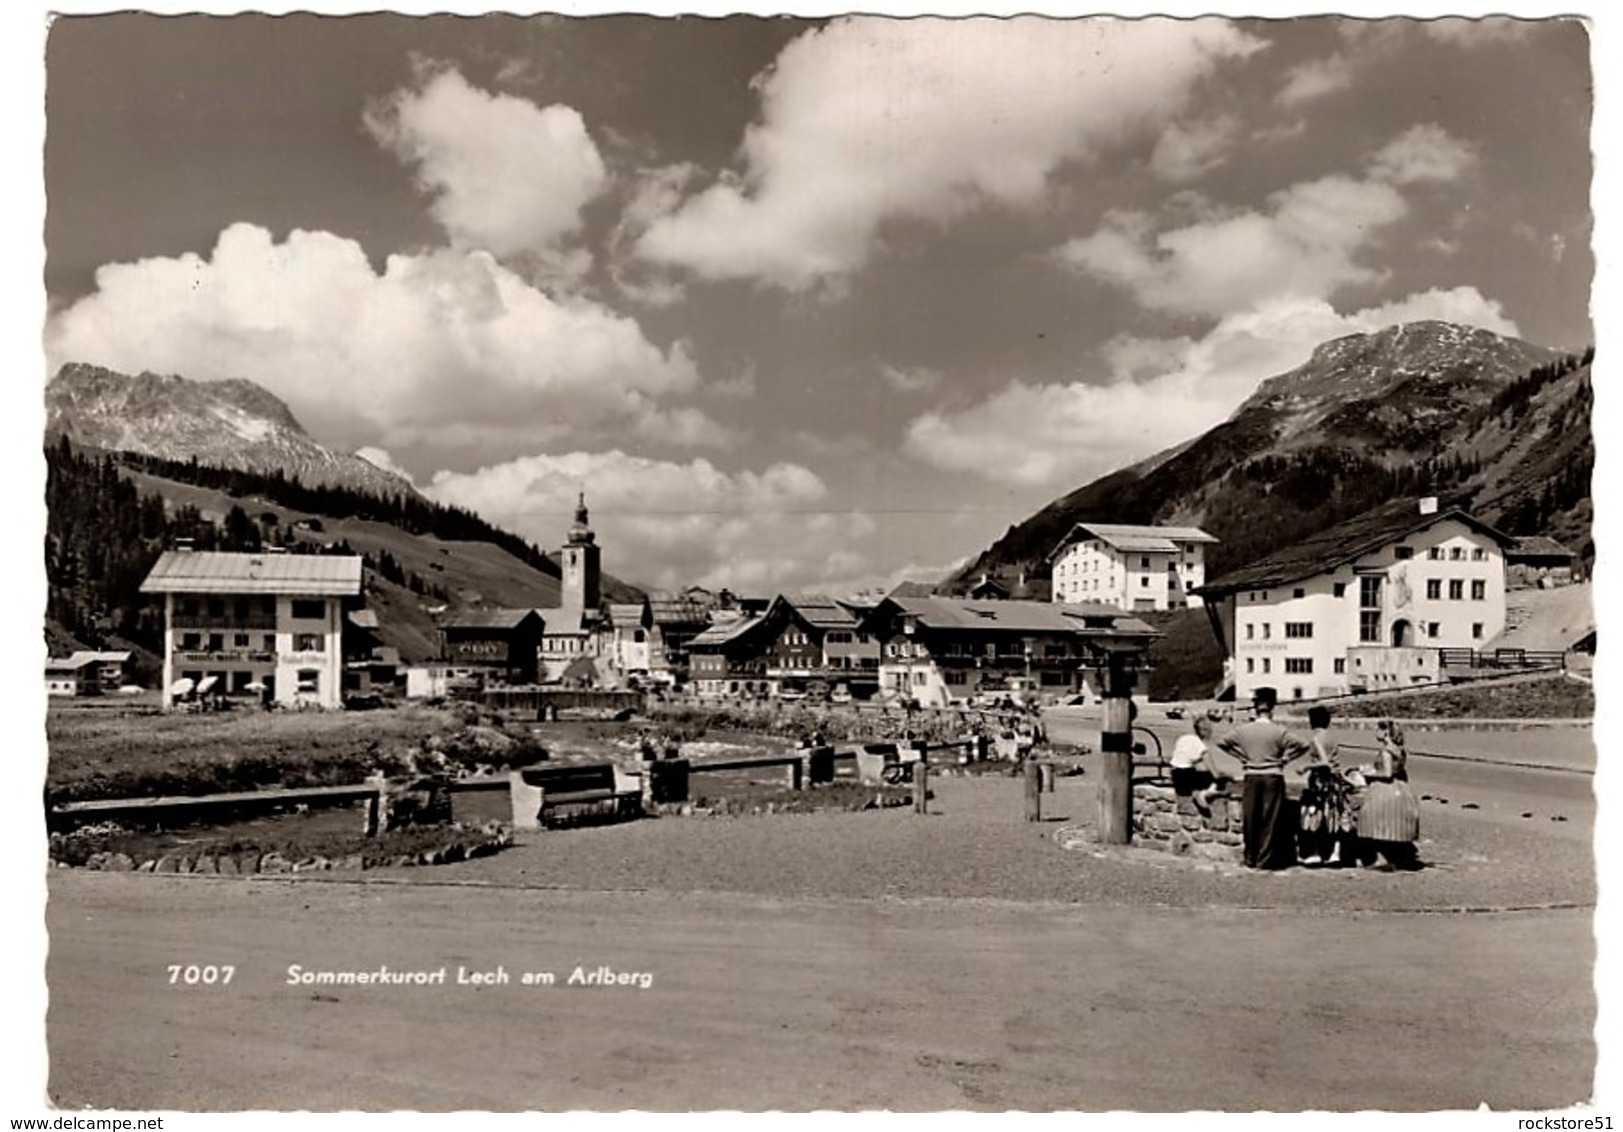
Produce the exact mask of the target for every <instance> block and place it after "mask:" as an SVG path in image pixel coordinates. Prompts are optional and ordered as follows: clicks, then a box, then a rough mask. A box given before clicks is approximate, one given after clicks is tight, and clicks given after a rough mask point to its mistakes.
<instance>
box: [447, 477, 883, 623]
mask: <svg viewBox="0 0 1623 1132" xmlns="http://www.w3.org/2000/svg"><path fill="white" fill-rule="evenodd" d="M582 488H584V490H585V492H586V502H587V505H588V506H589V507H590V508H591V513H592V526H593V528H594V530H596V532H597V535H598V542H599V543H600V544H601V545H602V546H603V547H604V551H603V554H604V567H605V569H607V570H609V571H610V572H611V573H614V574H616V575H618V576H619V577H622V578H626V579H630V580H636V581H638V582H641V583H643V584H646V585H651V586H655V587H664V588H673V587H677V586H680V585H692V584H696V583H697V584H703V585H709V586H722V585H726V586H731V587H733V588H734V589H739V590H746V591H750V592H755V591H757V590H760V591H770V590H771V589H772V588H773V587H777V586H794V585H799V584H804V583H806V582H807V581H809V580H813V579H817V578H819V577H822V576H831V575H845V574H851V573H854V572H857V571H859V570H860V569H861V568H862V565H863V561H864V560H863V557H862V555H861V552H860V550H859V549H858V547H859V546H860V544H861V543H862V541H863V540H864V539H866V538H868V537H869V536H871V535H872V534H873V532H874V531H875V529H876V524H875V523H874V521H873V519H872V517H870V516H868V515H866V514H864V513H862V512H843V513H842V512H839V511H837V510H831V509H829V507H828V489H827V487H826V486H825V485H824V483H823V481H822V480H821V479H820V478H818V476H817V475H816V474H815V473H813V472H811V471H810V470H808V469H807V468H805V467H803V466H801V465H798V464H790V463H779V464H774V465H772V466H771V467H768V468H767V469H766V470H764V471H761V472H755V471H747V470H746V471H739V472H726V471H723V470H721V469H719V468H717V467H716V466H715V465H714V464H712V463H710V462H709V461H708V460H703V459H698V460H693V461H691V462H688V463H676V462H671V461H662V460H652V459H648V458H646V457H642V456H636V455H630V454H627V453H625V452H623V451H620V450H618V449H615V450H612V451H607V452H571V453H568V454H565V455H557V456H553V455H536V456H526V457H521V458H519V459H516V460H511V461H508V462H506V463H502V464H494V465H491V466H489V467H483V468H480V469H478V470H477V471H474V472H468V473H455V472H439V473H437V474H435V475H434V477H433V478H432V480H431V481H430V482H429V483H428V484H427V485H426V487H424V488H423V491H424V494H426V495H428V496H429V497H431V498H433V499H436V500H438V501H440V502H442V503H447V504H454V505H457V506H461V507H469V508H472V509H473V510H475V511H477V512H479V514H481V515H483V516H485V517H486V518H488V519H490V520H491V521H492V522H495V523H497V524H499V525H501V526H504V527H507V528H509V529H511V530H514V531H517V532H518V533H520V534H523V535H525V536H526V537H528V538H531V539H533V540H535V541H537V542H539V543H540V544H541V545H543V546H555V545H557V543H558V542H559V540H560V538H561V537H562V533H563V531H564V529H565V528H566V526H567V525H568V515H569V513H570V512H571V511H572V509H573V508H574V505H575V498H576V493H577V492H578V491H580V490H582Z"/></svg>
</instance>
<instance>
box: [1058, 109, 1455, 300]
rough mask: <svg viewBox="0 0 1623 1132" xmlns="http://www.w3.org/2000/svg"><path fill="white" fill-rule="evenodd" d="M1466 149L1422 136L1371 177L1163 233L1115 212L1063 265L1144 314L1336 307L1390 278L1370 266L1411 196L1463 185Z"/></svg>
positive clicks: (1396, 149)
mask: <svg viewBox="0 0 1623 1132" xmlns="http://www.w3.org/2000/svg"><path fill="white" fill-rule="evenodd" d="M1473 159H1474V158H1473V155H1472V152H1471V150H1470V148H1469V147H1468V146H1467V145H1465V144H1464V143H1463V142H1460V141H1457V140H1456V139H1454V138H1452V137H1450V136H1449V135H1448V134H1447V133H1446V132H1445V131H1444V130H1442V129H1441V128H1440V127H1437V126H1427V125H1423V126H1416V127H1415V128H1413V129H1411V130H1409V131H1407V132H1405V133H1404V134H1402V135H1401V136H1400V137H1398V138H1396V139H1394V140H1393V141H1392V142H1391V143H1389V144H1388V145H1386V146H1385V147H1383V148H1382V149H1381V150H1380V151H1379V152H1377V153H1376V154H1374V155H1373V156H1372V157H1371V158H1370V161H1369V164H1368V167H1367V168H1366V170H1365V171H1364V173H1363V175H1362V176H1351V175H1348V174H1344V173H1333V174H1330V175H1328V176H1324V177H1320V178H1318V179H1316V180H1312V181H1303V182H1299V183H1297V184H1294V185H1291V186H1289V187H1288V188H1285V189H1281V190H1279V191H1278V192H1275V193H1274V194H1273V195H1272V196H1270V197H1269V198H1268V203H1267V207H1266V208H1264V209H1236V210H1232V211H1228V212H1225V213H1221V214H1217V215H1213V216H1210V217H1207V218H1203V219H1200V220H1197V221H1196V222H1194V223H1191V224H1184V225H1181V226H1178V227H1172V228H1166V229H1164V230H1157V227H1158V226H1157V224H1156V221H1155V218H1154V217H1152V216H1151V215H1150V214H1149V213H1146V212H1142V211H1119V210H1118V211H1115V212H1112V213H1110V214H1108V215H1107V216H1106V219H1105V223H1104V225H1103V226H1102V227H1100V228H1099V229H1098V230H1097V231H1095V232H1094V233H1093V234H1091V235H1089V236H1084V237H1080V238H1078V239H1075V240H1071V241H1070V242H1068V243H1066V244H1064V245H1062V246H1061V247H1060V248H1059V249H1058V250H1057V252H1056V253H1055V254H1056V256H1057V258H1058V259H1059V260H1060V262H1062V263H1064V264H1066V265H1068V266H1070V267H1072V268H1073V269H1075V270H1076V271H1078V272H1080V273H1082V274H1085V275H1089V276H1092V277H1093V278H1096V279H1099V280H1101V281H1103V282H1106V283H1111V284H1114V285H1116V286H1119V287H1122V288H1124V289H1126V290H1127V291H1129V292H1131V294H1132V295H1133V298H1134V299H1135V300H1136V301H1137V302H1138V303H1139V305H1140V306H1143V307H1145V308H1148V309H1151V310H1157V311H1167V312H1171V313H1174V314H1182V315H1207V316H1212V317H1221V316H1223V315H1225V314H1228V313H1230V312H1233V311H1237V310H1243V309H1246V308H1247V307H1250V306H1253V305H1255V304H1257V303H1262V302H1266V301H1268V300H1270V299H1285V298H1296V299H1328V298H1330V297H1331V296H1332V295H1334V294H1335V293H1336V292H1337V291H1339V290H1341V289H1342V288H1345V287H1348V286H1352V285H1354V284H1370V283H1378V282H1380V281H1381V280H1382V279H1383V278H1385V273H1384V271H1383V270H1382V269H1380V268H1377V267H1371V266H1368V265H1366V264H1364V263H1362V262H1360V261H1359V258H1358V255H1359V253H1360V252H1361V251H1363V250H1364V249H1365V248H1366V247H1367V246H1369V245H1370V244H1371V243H1373V242H1374V241H1376V240H1377V239H1379V238H1380V236H1381V233H1382V231H1383V230H1384V229H1386V228H1388V227H1390V226H1391V225H1393V224H1395V223H1397V222H1398V221H1399V220H1402V219H1403V218H1404V217H1405V216H1406V215H1408V213H1409V204H1408V202H1407V200H1405V198H1404V195H1403V193H1402V192H1401V191H1400V189H1401V188H1404V187H1408V186H1411V185H1417V184H1421V183H1423V182H1445V181H1451V180H1454V179H1456V178H1458V177H1460V176H1461V175H1463V174H1464V173H1465V171H1466V170H1468V169H1469V168H1470V167H1471V164H1472V161H1473Z"/></svg>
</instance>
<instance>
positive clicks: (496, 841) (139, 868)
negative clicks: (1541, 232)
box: [53, 824, 513, 876]
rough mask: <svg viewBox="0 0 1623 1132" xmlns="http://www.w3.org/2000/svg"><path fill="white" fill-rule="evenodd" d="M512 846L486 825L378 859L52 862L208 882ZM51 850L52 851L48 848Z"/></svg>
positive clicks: (222, 856) (183, 857)
mask: <svg viewBox="0 0 1623 1132" xmlns="http://www.w3.org/2000/svg"><path fill="white" fill-rule="evenodd" d="M512 843H513V834H512V831H511V830H508V829H507V828H505V827H503V826H501V825H499V824H490V825H486V826H483V827H480V828H477V829H470V828H460V829H455V830H452V831H448V840H447V842H446V843H445V844H444V845H440V846H436V847H434V848H428V849H420V850H418V851H416V852H413V853H380V852H375V851H371V850H365V851H362V852H354V853H347V854H345V855H344V856H341V857H325V856H316V855H312V856H301V857H294V856H289V855H285V854H283V853H280V852H277V851H275V850H272V851H270V852H260V851H259V850H257V849H250V850H245V851H242V852H236V853H211V852H209V851H208V850H207V849H201V850H199V851H197V852H195V853H163V854H159V855H158V856H156V857H140V858H137V857H134V856H131V855H130V854H128V853H119V852H97V853H92V854H90V856H89V857H88V858H87V859H86V860H85V861H84V863H83V864H82V865H73V864H70V863H68V862H67V861H64V860H61V859H55V855H54V854H53V859H54V863H55V865H56V866H57V867H58V868H84V869H94V870H97V871H100V872H109V873H130V872H134V873H177V874H200V875H208V876H251V875H254V874H276V873H308V872H330V871H333V870H346V871H347V870H359V869H381V868H391V867H393V868H399V867H402V866H406V865H450V864H454V863H456V862H457V861H467V860H472V859H474V858H477V857H488V856H490V855H491V854H493V853H498V852H500V851H501V850H503V849H505V848H507V847H508V846H509V845H511V844H512ZM53 848H54V846H53Z"/></svg>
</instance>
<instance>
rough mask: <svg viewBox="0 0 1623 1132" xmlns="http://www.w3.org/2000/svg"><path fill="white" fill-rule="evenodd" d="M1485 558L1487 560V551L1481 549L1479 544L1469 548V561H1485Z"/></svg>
mask: <svg viewBox="0 0 1623 1132" xmlns="http://www.w3.org/2000/svg"><path fill="white" fill-rule="evenodd" d="M1487 560H1488V552H1487V551H1486V550H1484V549H1482V547H1480V546H1473V547H1472V548H1471V561H1472V562H1486V561H1487Z"/></svg>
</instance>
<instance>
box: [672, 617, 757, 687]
mask: <svg viewBox="0 0 1623 1132" xmlns="http://www.w3.org/2000/svg"><path fill="white" fill-rule="evenodd" d="M771 640H772V636H771V626H770V624H769V622H768V621H767V620H766V618H765V617H763V616H761V615H760V614H758V613H742V614H739V615H737V616H735V617H731V618H727V619H724V620H718V621H717V622H716V623H715V624H713V625H711V626H710V627H709V628H708V629H706V630H705V631H704V632H702V633H700V634H699V635H698V636H696V637H694V638H693V639H692V640H691V641H689V642H688V673H689V679H690V680H691V682H692V685H693V690H694V691H695V692H696V693H698V694H699V695H701V696H717V697H722V696H741V697H755V696H761V697H764V696H767V695H769V694H770V692H771V689H772V681H770V680H768V679H767V675H766V666H767V648H768V646H769V644H770V643H771Z"/></svg>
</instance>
